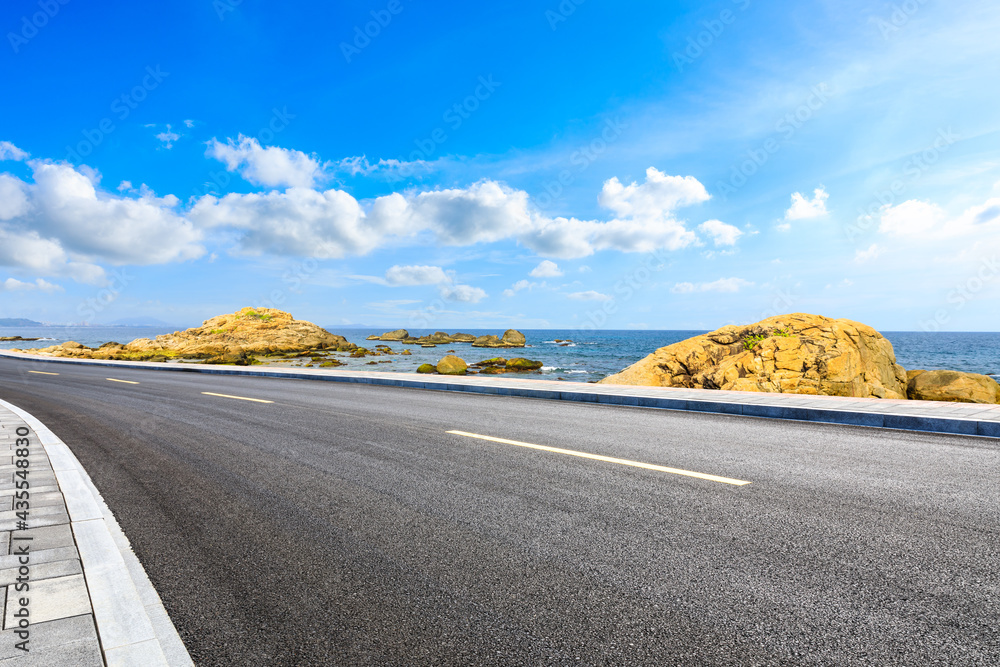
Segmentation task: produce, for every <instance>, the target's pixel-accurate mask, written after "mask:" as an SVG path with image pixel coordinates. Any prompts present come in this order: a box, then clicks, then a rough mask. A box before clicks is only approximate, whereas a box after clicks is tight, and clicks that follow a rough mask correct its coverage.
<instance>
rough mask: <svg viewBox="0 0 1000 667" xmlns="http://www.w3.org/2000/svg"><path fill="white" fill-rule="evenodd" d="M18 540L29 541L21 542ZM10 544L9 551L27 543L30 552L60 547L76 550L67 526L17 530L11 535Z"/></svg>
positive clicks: (71, 532) (71, 533)
mask: <svg viewBox="0 0 1000 667" xmlns="http://www.w3.org/2000/svg"><path fill="white" fill-rule="evenodd" d="M19 538H31V539H30V540H27V539H25V540H21V539H19ZM10 543H11V549H15V548H16V546H17V545H18V544H22V543H28V544H30V545H31V550H32V551H43V550H45V549H58V548H61V547H73V548H76V542H75V541H74V539H73V531H72V530H71V529H70V527H69V524H60V525H57V526H46V527H44V528H29V529H28V530H19V531H16V533H15V534H13V535H11V540H10Z"/></svg>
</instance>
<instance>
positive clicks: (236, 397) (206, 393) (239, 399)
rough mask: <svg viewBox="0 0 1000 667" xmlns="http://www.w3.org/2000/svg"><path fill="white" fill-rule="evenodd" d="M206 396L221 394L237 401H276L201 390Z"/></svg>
mask: <svg viewBox="0 0 1000 667" xmlns="http://www.w3.org/2000/svg"><path fill="white" fill-rule="evenodd" d="M201 393H203V394H205V395H206V396H221V397H222V398H235V399H236V400H237V401H253V402H254V403H274V401H265V400H264V399H261V398H247V397H246V396H230V395H229V394H215V393H212V392H210V391H203V392H201Z"/></svg>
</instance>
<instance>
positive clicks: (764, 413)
mask: <svg viewBox="0 0 1000 667" xmlns="http://www.w3.org/2000/svg"><path fill="white" fill-rule="evenodd" d="M0 357H8V358H12V359H18V360H22V361H24V360H27V361H32V362H38V363H41V364H51V363H57V364H58V363H64V364H83V365H94V366H109V367H116V368H135V369H142V370H157V371H175V372H188V373H209V374H214V375H242V376H252V377H272V378H294V379H299V380H323V381H327V382H345V383H355V384H370V385H379V386H388V387H407V388H412V389H429V390H434V391H462V392H470V393H478V394H494V395H502V396H517V397H521V398H540V399H548V400H561V401H577V402H585V403H599V404H605V405H624V406H633V407H642V408H659V409H665V410H681V411H687V412H706V413H715V414H729V415H742V416H747V417H760V418H765V419H783V420H792V421H807V422H820V423H827V424H844V425H850V426H868V427H875V428H887V429H895V430H906V431H922V432H928V433H945V434H952V435H971V436H981V437H987V438H1000V405H992V406H991V405H978V404H971V403H940V402H935V401H906V400H888V399H877V398H845V397H840V396H806V395H801V394H756V393H751V392H736V391H714V390H708V389H672V388H664V387H634V386H626V385H593V384H578V383H570V382H556V381H551V380H527V379H515V378H509V377H505V376H491V377H482V376H471V377H445V376H435V375H428V376H414V375H412V374H409V373H407V374H404V373H392V372H363V371H337V370H326V369H312V368H299V369H292V368H287V369H276V368H252V367H251V368H238V367H233V366H218V365H208V364H184V365H181V364H164V363H158V362H143V361H104V360H95V359H66V358H51V357H39V356H34V355H29V354H23V353H15V352H6V351H0Z"/></svg>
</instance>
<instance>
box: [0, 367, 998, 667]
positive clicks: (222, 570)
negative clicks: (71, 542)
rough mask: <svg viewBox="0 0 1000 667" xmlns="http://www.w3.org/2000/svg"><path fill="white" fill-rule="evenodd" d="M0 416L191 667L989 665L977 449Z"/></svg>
mask: <svg viewBox="0 0 1000 667" xmlns="http://www.w3.org/2000/svg"><path fill="white" fill-rule="evenodd" d="M46 373H55V374H46ZM0 398H3V399H4V400H7V401H10V402H12V403H14V404H15V405H17V406H19V407H22V408H24V409H26V410H28V411H29V412H31V413H33V414H34V415H35V416H36V417H38V418H39V419H41V420H42V421H43V422H44V423H45V424H47V425H48V426H49V427H50V428H51V429H52V430H53V431H54V432H55V433H56V434H57V435H58V436H59V437H61V438H62V439H63V440H64V441H65V442H66V443H67V444H68V445H69V446H70V447H71V448H72V449H73V451H74V452H75V454H76V455H77V457H78V458H79V459H80V461H81V463H82V464H83V466H84V468H85V469H86V470H87V471H88V472H89V473H90V475H91V477H92V479H93V480H94V483H95V484H96V486H97V488H98V489H99V490H100V491H101V493H102V494H103V496H104V498H105V500H106V501H107V503H108V505H109V506H110V507H111V509H112V511H113V512H114V513H115V515H116V517H117V519H118V521H119V523H120V524H121V526H122V529H123V530H124V531H125V534H126V535H127V536H128V537H129V539H130V540H131V542H132V545H133V547H134V549H135V552H136V554H137V555H138V557H139V559H140V561H141V562H142V564H143V565H144V567H145V568H146V570H147V572H148V574H149V577H150V579H151V580H152V582H153V584H154V585H155V586H156V589H157V591H159V593H160V595H161V597H162V599H163V602H164V605H165V606H166V608H167V610H168V611H169V613H170V616H171V618H172V619H173V621H174V623H175V625H176V626H177V629H178V631H179V632H180V634H181V637H182V638H183V639H184V641H185V644H186V645H187V647H188V649H189V650H190V652H191V656H192V658H193V659H194V660H195V661H196V663H197V664H199V665H227V666H228V665H334V664H345V665H346V664H351V665H355V664H358V665H394V664H399V665H403V664H454V665H478V664H481V665H498V664H509V665H525V664H553V665H562V664H565V665H586V664H589V665H612V664H613V665H697V664H711V665H754V664H759V665H769V664H802V663H816V664H907V665H923V664H931V663H934V662H939V663H942V664H952V665H959V664H960V665H996V664H998V663H1000V639H998V633H997V625H996V624H997V618H1000V574H998V572H1000V546H998V545H1000V484H998V483H997V475H998V471H1000V444H998V442H997V441H996V440H989V439H984V438H963V437H955V436H943V435H932V434H917V433H908V432H901V431H883V430H877V429H865V428H857V427H845V426H833V425H824V424H807V423H797V422H787V421H771V420H762V419H753V418H745V417H729V416H722V415H706V414H697V413H681V412H670V411H664V410H648V409H639V408H625V407H614V406H599V405H590V404H579V403H572V402H556V401H543V400H531V399H522V398H511V397H498V396H483V395H475V394H460V393H445V392H432V391H421V390H412V389H400V388H391V387H377V386H369V385H350V384H341V383H332V382H331V383H325V382H316V381H306V380H291V379H289V380H282V379H263V378H251V377H232V376H214V375H204V374H196V373H180V372H177V373H168V372H162V371H141V370H125V369H115V368H107V367H86V366H75V365H69V364H40V363H32V362H24V361H16V360H11V359H0ZM246 399H256V400H246ZM455 431H458V432H461V433H454V432H455ZM474 436H483V437H474ZM538 447H542V448H541V449H540V448H538ZM635 464H640V465H635ZM647 464H648V465H647ZM643 465H647V467H643ZM747 482H749V483H747Z"/></svg>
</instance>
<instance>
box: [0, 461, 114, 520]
mask: <svg viewBox="0 0 1000 667" xmlns="http://www.w3.org/2000/svg"><path fill="white" fill-rule="evenodd" d="M56 477H57V478H58V479H59V488H60V489H61V490H62V492H63V496H64V497H65V499H66V509H67V510H68V511H69V515H70V516H71V517H72V518H73V521H88V520H90V519H100V518H101V517H102V515H101V508H100V507H99V506H98V505H97V501H96V500H95V499H94V494H93V493H92V492H91V490H90V488H89V487H88V486H87V485H86V483H84V481H83V475H81V474H80V469H78V468H73V469H71V470H60V471H59V472H58V473H57V474H56ZM2 519H3V515H2V514H0V520H2Z"/></svg>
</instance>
